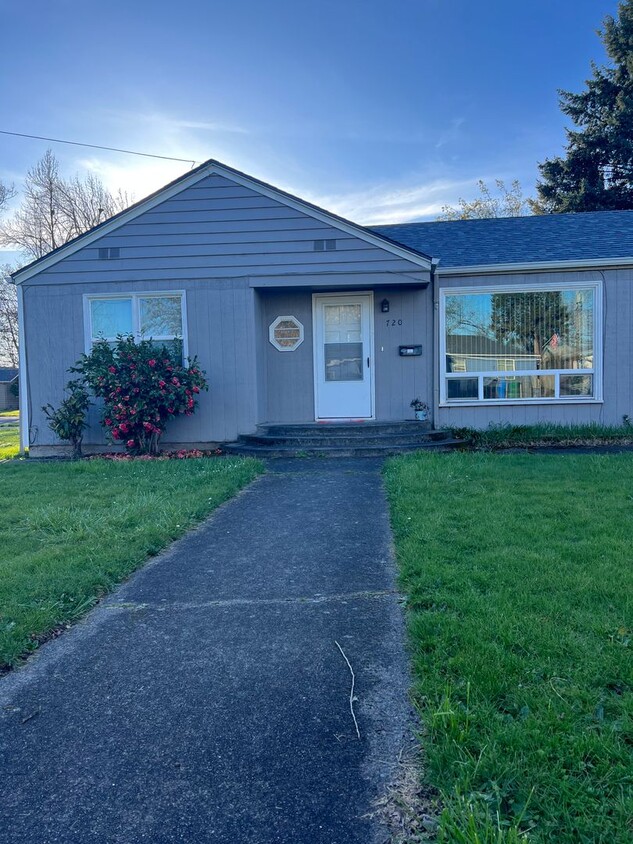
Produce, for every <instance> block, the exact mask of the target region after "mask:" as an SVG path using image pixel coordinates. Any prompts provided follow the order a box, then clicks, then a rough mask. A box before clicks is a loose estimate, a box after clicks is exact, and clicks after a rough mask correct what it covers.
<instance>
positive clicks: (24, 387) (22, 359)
mask: <svg viewBox="0 0 633 844" xmlns="http://www.w3.org/2000/svg"><path fill="white" fill-rule="evenodd" d="M11 281H13V279H11ZM13 283H14V284H15V282H13ZM16 287H17V289H18V365H19V367H20V452H21V453H22V454H24V453H26V451H27V449H28V447H29V444H30V443H29V428H30V420H29V379H28V374H27V364H26V332H25V329H24V288H23V287H22V285H21V284H17V285H16Z"/></svg>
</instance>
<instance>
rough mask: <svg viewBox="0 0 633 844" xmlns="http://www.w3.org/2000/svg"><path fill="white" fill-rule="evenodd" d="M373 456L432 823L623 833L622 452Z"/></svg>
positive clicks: (629, 504)
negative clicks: (394, 562) (437, 811)
mask: <svg viewBox="0 0 633 844" xmlns="http://www.w3.org/2000/svg"><path fill="white" fill-rule="evenodd" d="M385 473H386V483H387V489H388V494H389V498H390V502H391V512H392V523H393V527H394V530H395V536H396V547H397V555H398V560H399V565H400V570H401V583H402V587H403V589H404V590H405V592H406V593H407V596H408V629H409V638H410V646H411V652H412V660H413V669H414V675H415V681H414V699H415V702H416V705H417V707H418V708H419V711H420V713H421V716H422V719H423V722H424V725H425V735H424V737H423V739H422V741H423V744H424V745H425V751H426V757H427V766H428V769H427V772H426V778H427V780H428V781H430V782H431V783H432V784H433V785H435V786H436V787H437V788H438V789H439V790H440V793H441V799H442V802H443V805H444V807H445V808H444V811H443V813H442V817H441V824H440V829H441V832H440V840H441V841H444V842H451V844H453V842H468V844H478V843H479V842H486V843H488V842H490V844H492V842H498V843H499V844H500V842H518V841H523V840H525V841H530V842H539V844H545V842H556V844H572V843H573V844H579V842H580V843H581V844H583V843H584V842H586V844H589V842H591V844H598V842H604V844H620V842H621V844H624V842H629V841H631V840H633V831H632V829H631V826H630V824H631V818H632V817H633V802H632V784H633V757H632V754H631V751H632V748H633V727H632V720H633V660H632V653H631V650H632V644H633V632H632V630H631V628H632V627H633V607H632V602H633V565H632V564H631V559H632V556H633V550H632V549H633V541H632V540H633V454H621V455H600V456H593V455H515V454H512V455H510V454H506V455H494V454H487V453H474V454H473V453H455V454H435V455H430V454H421V455H415V456H411V457H401V458H396V459H394V460H392V461H390V462H389V464H388V465H387V467H386V470H385ZM525 833H527V834H526V836H525V837H523V835H522V834H525Z"/></svg>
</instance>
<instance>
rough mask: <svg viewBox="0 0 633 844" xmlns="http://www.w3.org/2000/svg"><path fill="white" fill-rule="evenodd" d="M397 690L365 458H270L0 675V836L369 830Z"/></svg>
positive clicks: (398, 709) (403, 718) (380, 515)
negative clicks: (202, 518)
mask: <svg viewBox="0 0 633 844" xmlns="http://www.w3.org/2000/svg"><path fill="white" fill-rule="evenodd" d="M336 642H338V643H339V644H340V646H341V648H342V649H343V651H344V652H345V655H346V656H347V657H348V659H349V662H350V664H351V666H352V669H353V671H354V674H355V682H356V698H357V699H356V700H355V701H354V713H355V715H356V717H357V720H358V727H359V730H360V734H361V738H360V739H359V738H358V736H357V733H356V727H355V724H354V721H353V718H352V714H351V711H350V700H349V695H350V686H351V672H350V669H349V667H348V665H347V663H346V662H345V660H344V658H343V655H342V654H341V652H340V651H339V649H338V647H337V645H336V644H335V643H336ZM407 687H408V676H407V663H406V657H405V653H404V649H403V625H402V614H401V608H400V604H399V601H398V596H397V594H396V593H395V590H394V567H393V559H392V550H391V536H390V530H389V523H388V517H387V508H386V503H385V499H384V495H383V490H382V484H381V478H380V461H373V460H332V461H331V460H295V461H288V462H285V461H283V462H282V461H276V462H273V463H272V464H271V469H270V472H269V473H268V474H267V475H266V476H264V477H262V478H260V479H259V480H258V481H256V482H255V483H254V484H253V485H252V486H251V487H250V488H249V489H247V490H246V491H245V492H244V493H242V494H241V495H240V496H238V497H237V498H236V499H234V500H233V501H231V502H229V503H228V504H226V505H224V506H223V507H221V508H220V509H219V510H217V511H216V512H215V514H214V515H212V516H211V518H210V519H208V520H207V521H206V522H205V523H204V524H203V525H202V526H201V527H199V528H198V529H197V530H195V531H193V532H192V533H190V534H189V535H188V536H186V537H184V538H183V539H182V540H180V541H179V542H177V543H175V544H174V545H173V546H172V547H171V548H170V549H169V550H168V551H166V552H165V553H163V554H161V555H160V556H158V557H156V558H155V559H154V560H153V561H152V562H151V563H150V564H149V565H147V566H146V567H145V568H144V569H142V570H141V571H139V572H138V573H137V574H136V575H135V576H134V577H133V578H132V579H131V580H130V581H129V582H128V583H127V584H125V585H124V586H123V587H121V588H120V589H119V590H118V591H117V592H115V593H114V594H113V595H112V596H110V598H109V599H108V600H107V601H105V602H104V603H103V604H102V605H101V606H100V607H98V608H97V609H96V610H95V611H93V612H92V613H91V614H90V615H89V616H88V618H87V619H86V620H85V621H84V622H83V623H81V624H79V625H77V627H75V628H74V629H73V630H71V631H69V632H68V633H66V634H65V635H63V636H62V637H60V638H59V639H57V640H55V641H53V642H51V643H49V644H48V645H46V646H44V647H43V648H42V649H41V651H40V652H39V653H38V654H37V655H36V656H35V657H34V658H32V659H31V660H30V662H29V663H28V664H27V665H26V666H25V667H24V668H22V669H20V670H18V671H15V672H13V673H12V674H10V675H8V676H7V677H5V678H4V679H2V680H1V681H0V772H1V776H2V780H1V781H2V786H1V790H0V842H2V843H3V844H4V842H7V844H8V842H11V844H22V843H23V844H26V843H27V842H28V844H53V842H55V844H57V843H58V842H59V844H62V842H63V844H70V842H73V844H79V842H82V844H84V842H87V841H95V842H100V844H109V843H110V842H125V843H126V844H127V842H130V844H131V842H144V841H147V842H152V844H167V842H195V844H204V842H215V844H224V842H226V843H227V844H229V842H231V844H242V842H244V843H245V844H246V842H248V844H272V842H278V843H279V844H303V842H305V844H308V842H310V844H356V842H358V844H369V842H372V841H374V842H384V841H385V840H386V838H387V834H386V832H385V830H384V828H382V827H381V826H380V825H379V822H378V820H377V819H376V818H375V817H373V818H372V817H368V813H369V812H370V811H371V808H372V802H373V801H374V800H375V798H377V797H380V796H381V795H382V794H383V793H384V790H385V787H386V785H387V783H388V782H389V780H390V779H391V778H392V777H393V775H394V771H395V770H396V767H397V758H398V754H399V752H400V750H401V749H402V747H403V746H404V745H405V744H407V742H408V735H409V733H408V730H409V727H408V723H409V714H410V713H409V708H408V704H407Z"/></svg>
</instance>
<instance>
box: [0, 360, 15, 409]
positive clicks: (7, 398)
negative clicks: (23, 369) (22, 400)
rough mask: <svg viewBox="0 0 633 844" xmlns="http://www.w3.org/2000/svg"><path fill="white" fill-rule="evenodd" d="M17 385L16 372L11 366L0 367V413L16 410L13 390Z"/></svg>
mask: <svg viewBox="0 0 633 844" xmlns="http://www.w3.org/2000/svg"><path fill="white" fill-rule="evenodd" d="M17 383H18V370H17V369H15V368H14V367H11V366H0V411H2V410H17V409H18V397H17V395H16V393H15V389H14V388H15V386H16V385H17Z"/></svg>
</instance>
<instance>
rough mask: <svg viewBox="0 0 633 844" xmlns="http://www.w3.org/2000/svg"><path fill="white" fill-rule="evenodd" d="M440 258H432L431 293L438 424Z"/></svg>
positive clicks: (436, 419)
mask: <svg viewBox="0 0 633 844" xmlns="http://www.w3.org/2000/svg"><path fill="white" fill-rule="evenodd" d="M439 263H440V259H439V258H431V295H432V297H433V375H432V380H431V384H432V389H433V425H434V427H436V426H437V422H438V417H439V413H440V375H439V372H440V291H439V285H438V281H439V279H438V272H437V268H438V265H439Z"/></svg>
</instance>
